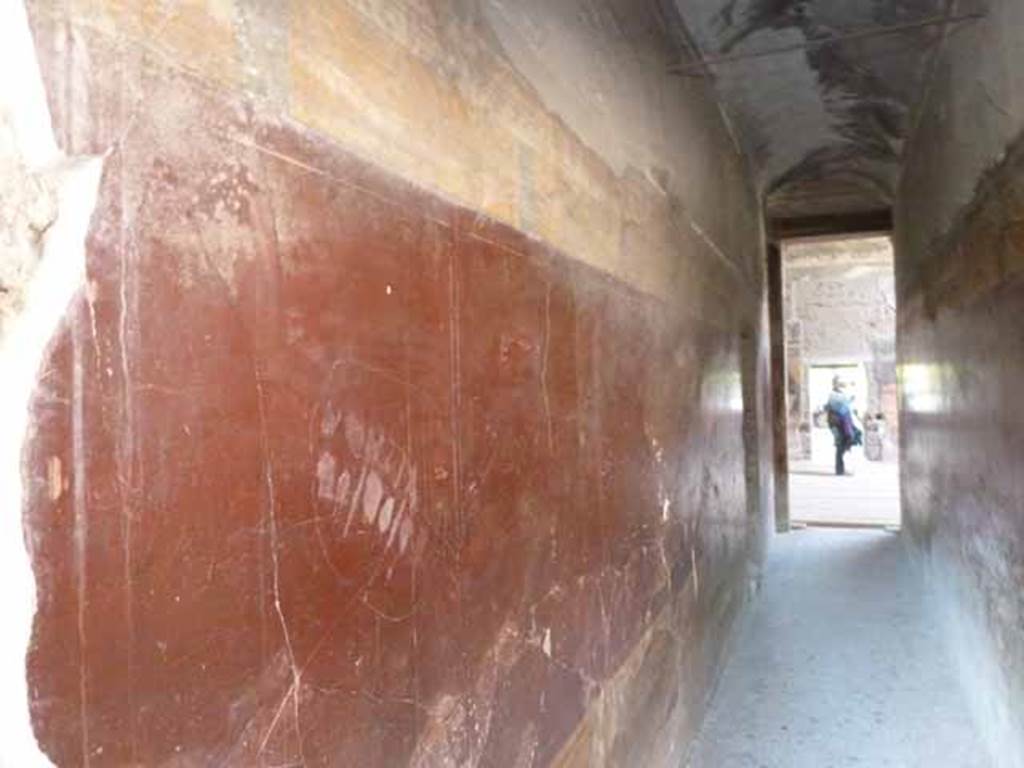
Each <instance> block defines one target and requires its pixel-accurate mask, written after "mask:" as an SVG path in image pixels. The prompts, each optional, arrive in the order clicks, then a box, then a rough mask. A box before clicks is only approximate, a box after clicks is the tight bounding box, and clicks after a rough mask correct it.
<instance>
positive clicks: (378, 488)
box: [363, 469, 384, 523]
mask: <svg viewBox="0 0 1024 768" xmlns="http://www.w3.org/2000/svg"><path fill="white" fill-rule="evenodd" d="M383 495H384V485H383V483H381V481H380V475H378V474H377V472H376V470H373V469H371V470H370V472H369V474H368V475H367V476H366V490H365V491H363V519H364V520H365V521H366V522H368V523H372V522H373V520H374V518H375V517H376V516H377V510H378V509H379V508H380V500H381V497H382V496H383Z"/></svg>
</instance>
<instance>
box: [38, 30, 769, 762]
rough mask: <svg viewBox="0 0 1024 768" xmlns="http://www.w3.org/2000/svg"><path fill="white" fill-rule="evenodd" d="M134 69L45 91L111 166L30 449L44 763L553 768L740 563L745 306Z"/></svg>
mask: <svg viewBox="0 0 1024 768" xmlns="http://www.w3.org/2000/svg"><path fill="white" fill-rule="evenodd" d="M40 34H41V38H42V40H43V42H44V45H43V49H44V50H46V46H45V43H46V41H47V40H50V38H49V37H48V36H47V35H48V32H47V30H45V29H44V30H42V32H41V33H40ZM120 55H121V54H119V53H115V52H113V51H112V50H111V49H108V48H104V47H101V46H98V45H96V46H95V47H94V48H93V49H91V50H90V52H89V56H90V61H91V62H92V68H91V69H90V71H91V72H92V73H93V74H92V75H91V76H90V77H91V78H93V80H94V81H92V80H90V85H89V87H88V90H87V92H88V93H89V95H90V99H89V100H88V102H87V104H86V105H85V106H84V107H82V103H81V102H80V101H79V100H77V99H76V100H75V103H74V104H72V103H70V102H69V101H67V100H61V99H60V98H58V97H54V98H55V102H56V103H55V105H54V107H55V114H57V116H58V124H59V126H60V127H61V134H62V135H64V136H65V141H66V142H67V143H68V144H69V145H70V146H69V147H68V149H69V150H70V151H72V152H75V151H79V152H82V151H97V150H103V149H106V148H108V147H112V151H111V154H110V156H109V157H108V159H107V164H106V174H105V178H104V182H103V187H102V193H101V201H100V206H99V210H98V213H97V215H96V217H95V219H94V222H93V227H92V233H91V236H90V239H89V246H88V264H89V266H88V270H89V278H90V287H89V288H88V290H86V291H84V292H83V294H82V296H81V297H80V298H79V300H78V301H77V302H76V304H75V305H74V307H73V308H72V310H71V311H70V313H69V316H68V318H67V323H66V326H65V328H64V330H63V331H62V332H61V334H60V336H59V338H58V339H56V341H55V342H54V345H53V347H52V350H51V352H50V354H49V357H48V361H47V363H46V365H45V366H44V369H43V370H42V371H41V372H40V379H39V388H38V392H37V396H36V398H35V401H34V405H33V414H34V424H35V431H34V436H33V437H32V439H31V441H30V443H29V444H28V446H27V448H26V454H25V457H26V467H27V472H28V475H29V478H30V483H31V486H30V489H29V496H30V498H29V502H28V504H27V506H26V509H25V524H26V530H27V532H28V538H29V541H30V545H31V551H32V556H33V562H34V568H35V573H36V577H37V581H38V587H39V612H38V616H37V619H36V624H35V635H34V640H33V645H32V648H31V651H30V655H29V661H28V673H29V678H30V684H31V690H32V696H33V698H32V708H33V710H32V712H33V722H34V724H35V728H36V732H37V735H38V738H39V740H40V743H41V745H42V747H43V749H44V750H45V751H46V753H47V754H48V755H49V756H50V757H51V758H52V759H53V760H54V761H55V762H56V763H57V764H59V765H62V766H74V765H84V764H88V765H91V766H108V765H109V766H123V765H140V766H141V765H147V766H148V765H181V766H185V765H189V766H191V765H268V766H270V765H275V766H280V765H300V764H306V765H367V766H369V765H381V766H392V765H403V764H407V763H412V764H423V765H434V764H460V765H461V764H480V765H495V766H510V765H531V764H533V765H544V764H547V763H549V762H550V761H551V760H552V759H553V758H554V757H555V755H556V754H557V752H558V751H559V749H560V748H561V747H562V746H563V744H565V743H566V741H567V740H568V739H569V738H570V737H571V735H572V733H573V731H574V730H575V729H576V727H577V725H578V724H579V722H580V720H581V719H582V717H583V715H584V712H585V710H586V707H587V706H588V704H589V703H590V702H591V701H592V700H593V698H594V696H595V695H597V693H598V690H599V687H600V686H601V685H602V682H603V681H605V680H606V679H608V678H609V677H610V676H611V675H612V674H613V673H614V672H615V670H616V669H617V668H618V667H619V665H620V664H621V663H622V662H623V660H624V659H625V658H626V656H627V655H628V654H629V652H630V650H631V648H633V647H634V645H635V644H636V643H637V642H638V640H639V639H640V638H641V637H642V635H643V633H644V631H645V628H646V627H647V626H648V625H649V624H650V622H651V621H652V619H653V617H654V616H656V615H657V613H658V611H659V610H660V609H661V608H662V607H664V606H665V605H666V604H667V602H668V601H669V599H670V597H671V595H672V594H673V593H677V592H679V591H680V590H682V589H684V588H689V587H690V582H691V580H692V574H691V564H692V563H696V564H697V565H698V568H699V569H706V570H707V572H706V573H705V572H701V573H700V579H701V583H700V587H699V589H698V592H699V591H700V590H703V591H704V592H705V594H708V595H710V596H711V597H709V598H705V602H704V603H702V604H701V605H702V608H701V610H702V611H705V612H707V611H711V610H713V607H714V605H715V603H714V599H715V595H716V594H717V592H718V591H720V590H721V589H724V588H725V587H726V586H728V585H729V584H731V583H732V581H731V579H732V578H733V577H732V567H733V565H732V564H733V563H734V562H738V561H742V560H743V557H744V556H745V554H746V553H747V552H748V550H749V548H750V546H751V537H752V536H754V535H755V531H756V524H755V522H754V521H752V520H751V519H750V518H749V517H748V514H747V511H746V499H745V489H744V474H743V461H744V454H743V448H742V410H741V408H740V407H739V406H738V405H737V403H736V399H737V398H738V397H739V393H740V371H739V364H740V363H739V360H740V354H739V335H738V333H736V332H735V331H732V330H729V321H728V314H727V312H728V310H726V312H725V313H724V314H723V317H724V318H725V319H724V320H723V318H719V324H718V325H710V324H709V325H700V324H696V323H695V322H694V321H692V320H689V319H686V317H685V315H684V314H683V312H682V311H681V310H680V309H677V308H673V307H670V306H667V305H665V304H663V303H661V302H658V301H656V300H654V299H651V298H649V297H645V296H642V295H639V294H637V293H636V292H634V291H632V290H630V289H629V288H627V287H626V286H624V285H622V284H620V283H617V282H615V281H613V280H612V279H610V278H608V277H606V276H604V275H603V274H600V273H597V272H595V271H593V270H591V269H589V268H587V267H585V266H582V265H581V264H580V263H578V262H575V261H572V260H569V259H566V258H565V257H563V256H560V255H559V254H556V253H553V252H551V250H550V249H548V248H546V247H545V246H543V245H542V244H540V243H538V242H536V241H534V240H531V239H528V238H526V237H524V236H522V235H520V234H518V233H516V232H514V231H511V230H509V229H508V228H505V227H502V226H498V225H495V224H493V223H491V222H489V221H487V220H484V219H481V218H480V217H477V216H475V215H473V214H472V213H469V212H466V211H464V210H462V209H459V208H457V207H455V206H452V205H450V204H448V203H446V202H444V201H442V200H439V199H437V198H433V197H431V196H429V195H426V194H424V193H421V192H418V191H415V190H413V189H411V188H409V187H408V186H406V185H404V184H403V183H401V182H399V181H397V180H395V179H393V178H389V177H387V176H385V175H383V174H381V173H379V172H377V171H375V170H374V169H373V168H372V167H370V166H368V165H366V164H365V163H361V162H358V161H356V160H354V159H353V158H351V157H349V156H347V155H345V154H344V153H342V152H340V151H339V150H337V149H335V148H333V147H332V146H330V145H329V144H327V143H326V142H324V141H322V140H320V139H317V138H316V137H313V136H308V135H303V134H302V133H300V132H298V131H296V130H294V129H292V128H289V127H282V126H277V125H274V124H273V123H270V122H268V121H265V120H261V119H257V118H255V117H253V116H252V114H251V113H250V111H249V110H247V109H244V108H236V107H234V106H231V105H228V104H225V103H223V102H222V101H220V100H218V99H217V98H214V97H212V96H210V95H206V94H204V93H203V92H202V90H201V89H200V88H199V87H198V86H197V85H195V84H194V83H191V82H190V81H188V80H185V79H183V78H179V77H176V76H171V75H168V74H166V73H160V74H153V73H149V72H148V70H146V69H145V68H141V67H140V68H139V69H138V70H131V69H129V70H127V71H128V72H130V73H131V74H130V77H132V78H137V79H138V82H136V83H135V86H137V87H138V90H137V91H136V90H135V89H133V88H128V87H126V86H123V85H122V86H115V85H113V84H112V83H113V82H114V81H113V78H110V77H107V76H106V75H104V74H103V73H104V72H109V71H114V70H110V69H108V68H107V67H108V65H109V67H115V65H124V62H123V61H120V60H118V59H117V57H118V56H120ZM44 65H45V68H46V71H47V78H48V82H49V85H50V87H51V94H61V93H66V92H67V91H66V89H65V86H66V84H67V83H66V82H64V80H63V78H64V77H66V71H65V69H64V67H63V63H62V59H60V58H59V57H55V58H53V59H52V60H50V59H47V58H45V57H44ZM72 69H73V68H72ZM118 71H123V69H122V70H118ZM128 76H129V75H126V77H128ZM132 93H144V94H146V99H147V104H152V105H159V107H157V106H153V107H149V106H147V107H146V108H145V109H140V108H139V105H138V104H137V103H135V102H134V101H133V99H132V98H130V96H129V94H132ZM79 109H80V110H81V111H80V112H76V110H79ZM58 462H59V466H58ZM54 477H56V478H57V480H56V481H54V480H53V478H54ZM694 652H695V653H699V652H700V649H695V650H694ZM658 672H659V673H661V674H664V675H666V676H671V675H672V674H674V673H675V670H670V669H666V670H658Z"/></svg>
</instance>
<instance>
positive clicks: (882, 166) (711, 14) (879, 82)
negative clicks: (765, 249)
mask: <svg viewBox="0 0 1024 768" xmlns="http://www.w3.org/2000/svg"><path fill="white" fill-rule="evenodd" d="M670 1H671V2H674V4H675V8H676V10H677V11H678V13H679V15H680V16H681V18H682V20H683V22H684V25H685V27H686V29H687V30H688V32H689V34H690V37H691V41H690V42H691V43H692V44H693V46H692V47H696V48H697V49H698V50H697V53H696V56H697V60H695V61H691V62H689V63H684V64H682V65H681V66H680V68H679V69H680V72H679V74H680V76H681V77H710V78H712V80H713V83H714V87H715V88H716V89H717V91H718V94H719V98H720V100H721V101H722V104H723V107H724V109H725V111H726V114H727V115H728V116H729V118H730V120H731V122H732V123H733V127H734V130H735V131H736V132H737V133H738V134H739V136H740V140H741V141H742V142H743V143H744V144H745V146H746V148H747V151H748V152H749V155H750V157H751V158H752V160H753V163H754V165H755V169H756V172H757V174H758V177H759V181H760V183H761V185H762V187H763V189H764V191H765V193H766V195H767V200H768V211H769V214H770V215H771V216H772V217H803V216H816V215H823V214H830V215H844V214H858V213H864V212H871V211H877V210H884V209H888V208H890V207H891V204H892V200H893V196H894V191H895V190H894V188H895V185H896V183H897V179H898V175H899V167H900V157H901V153H902V150H903V145H904V142H905V140H906V137H907V135H908V132H909V131H910V127H911V120H912V115H913V111H914V107H915V105H916V103H917V101H918V99H919V98H920V96H921V94H922V92H923V91H924V89H925V88H926V87H927V82H928V79H929V78H928V72H929V69H930V67H931V62H932V60H933V53H934V51H935V50H936V48H937V47H938V43H939V42H940V41H941V39H942V36H943V35H944V34H948V33H952V32H954V31H955V29H956V28H957V26H958V24H963V23H970V20H969V19H968V20H960V21H948V19H950V18H953V19H962V17H964V16H972V15H975V14H977V13H980V12H981V9H980V8H979V7H978V5H977V3H976V2H972V1H970V0H968V1H965V0H960V2H957V0H670ZM968 6H970V7H968ZM940 19H946V21H941V22H940V21H938V20H940ZM693 56H694V53H693V52H686V55H685V56H684V61H685V60H686V58H688V57H693Z"/></svg>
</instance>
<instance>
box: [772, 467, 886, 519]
mask: <svg viewBox="0 0 1024 768" xmlns="http://www.w3.org/2000/svg"><path fill="white" fill-rule="evenodd" d="M833 461H834V459H832V458H831V457H829V463H827V464H826V463H823V462H820V461H819V462H817V463H812V462H794V463H793V464H791V466H790V469H791V474H790V476H789V516H790V519H791V520H792V521H793V522H795V523H797V522H803V523H811V524H815V523H818V524H825V525H883V526H885V525H894V526H898V525H899V524H900V477H899V473H900V469H899V465H898V464H896V463H884V464H883V463H876V462H873V461H867V460H865V459H864V458H863V454H862V452H860V451H854V452H853V454H852V455H851V456H850V459H849V461H848V462H847V463H848V465H849V468H850V469H851V470H852V471H853V475H852V476H847V477H836V475H835V469H834V466H833V464H832V462H833Z"/></svg>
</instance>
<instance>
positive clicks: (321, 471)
mask: <svg viewBox="0 0 1024 768" xmlns="http://www.w3.org/2000/svg"><path fill="white" fill-rule="evenodd" d="M337 467H338V462H337V461H336V460H335V458H334V456H333V455H332V454H330V453H327V452H326V451H325V452H324V453H322V454H321V455H320V461H318V462H317V464H316V495H317V498H318V499H326V500H333V499H334V477H335V474H336V471H337Z"/></svg>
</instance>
